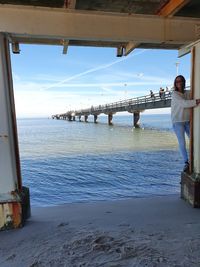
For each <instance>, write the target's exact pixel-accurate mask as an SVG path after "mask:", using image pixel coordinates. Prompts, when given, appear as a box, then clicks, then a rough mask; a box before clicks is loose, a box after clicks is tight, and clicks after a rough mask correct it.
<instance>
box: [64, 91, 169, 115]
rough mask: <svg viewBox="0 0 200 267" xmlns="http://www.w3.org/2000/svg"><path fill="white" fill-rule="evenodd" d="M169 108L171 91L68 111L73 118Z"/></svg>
mask: <svg viewBox="0 0 200 267" xmlns="http://www.w3.org/2000/svg"><path fill="white" fill-rule="evenodd" d="M170 106H171V91H167V92H163V93H162V94H160V93H156V94H154V95H153V96H151V95H146V96H141V97H136V98H129V99H125V100H122V101H117V102H113V103H108V104H104V105H98V106H91V107H90V108H86V109H80V110H74V111H69V112H70V113H73V114H75V116H81V115H89V114H93V115H94V114H97V115H98V114H100V113H106V114H107V113H115V112H120V111H128V112H134V111H141V110H144V109H153V108H163V107H170Z"/></svg>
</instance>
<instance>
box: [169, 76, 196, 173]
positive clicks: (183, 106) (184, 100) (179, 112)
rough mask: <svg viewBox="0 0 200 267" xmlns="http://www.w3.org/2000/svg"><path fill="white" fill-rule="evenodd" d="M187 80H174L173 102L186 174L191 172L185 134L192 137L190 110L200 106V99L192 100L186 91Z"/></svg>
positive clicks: (176, 129)
mask: <svg viewBox="0 0 200 267" xmlns="http://www.w3.org/2000/svg"><path fill="white" fill-rule="evenodd" d="M185 84H186V82H185V78H184V77H183V76H182V75H178V76H177V77H176V78H175V80H174V91H173V93H172V101H171V119H172V125H173V129H174V132H175V134H176V136H177V139H178V143H179V149H180V152H181V155H182V157H183V160H184V164H185V165H184V168H183V171H184V172H188V171H189V161H188V154H187V150H186V142H185V133H186V134H187V136H188V137H189V136H190V110H191V108H193V107H196V106H197V105H199V104H200V99H190V92H189V91H186V90H185Z"/></svg>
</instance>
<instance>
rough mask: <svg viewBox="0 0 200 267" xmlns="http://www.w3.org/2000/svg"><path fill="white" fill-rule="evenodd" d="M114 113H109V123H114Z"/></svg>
mask: <svg viewBox="0 0 200 267" xmlns="http://www.w3.org/2000/svg"><path fill="white" fill-rule="evenodd" d="M112 119H113V114H112V113H110V114H108V125H112Z"/></svg>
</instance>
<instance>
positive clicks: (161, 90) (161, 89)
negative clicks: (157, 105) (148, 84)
mask: <svg viewBox="0 0 200 267" xmlns="http://www.w3.org/2000/svg"><path fill="white" fill-rule="evenodd" d="M159 96H160V99H164V98H165V89H164V88H162V87H160V90H159Z"/></svg>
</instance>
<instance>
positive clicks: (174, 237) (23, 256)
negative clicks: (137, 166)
mask: <svg viewBox="0 0 200 267" xmlns="http://www.w3.org/2000/svg"><path fill="white" fill-rule="evenodd" d="M199 229H200V210H199V209H194V208H192V207H191V206H190V205H188V204H187V203H186V202H185V201H183V200H181V199H180V197H179V196H178V195H176V196H166V197H154V198H146V199H139V198H138V199H130V200H120V201H112V202H106V201H105V202H98V203H90V204H87V203H78V204H77V203H76V204H66V205H62V206H55V207H45V208H32V216H31V218H30V219H29V220H28V221H27V223H26V225H25V227H23V228H21V229H18V230H11V231H3V232H0V241H1V242H0V244H1V245H0V266H1V267H40V266H41V267H43V266H52V267H53V266H59V267H62V266H65V267H97V266H103V267H122V266H123V267H133V266H138V267H140V266H141V267H144V266H148V267H151V266H152V267H154V266H164V267H166V266H169V267H172V266H174V267H189V266H190V267H193V266H195V267H196V266H200V252H199V247H200V230H199Z"/></svg>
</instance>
